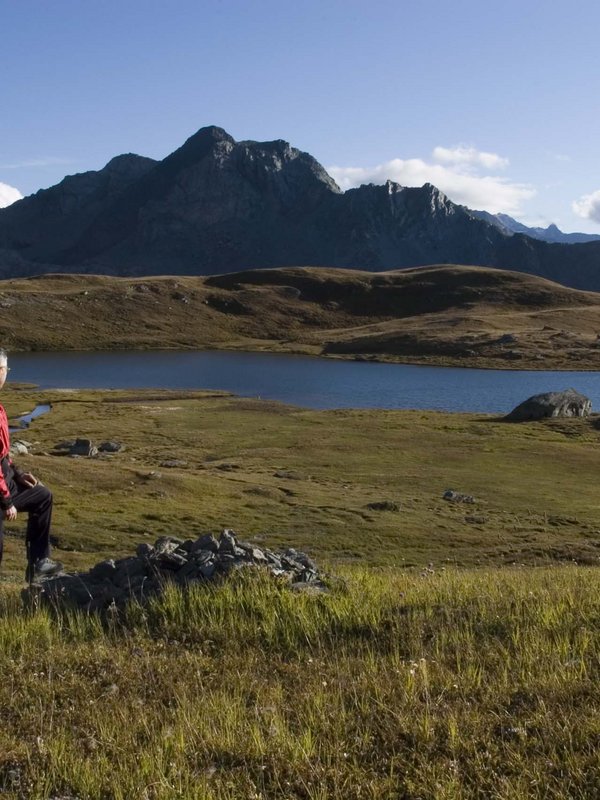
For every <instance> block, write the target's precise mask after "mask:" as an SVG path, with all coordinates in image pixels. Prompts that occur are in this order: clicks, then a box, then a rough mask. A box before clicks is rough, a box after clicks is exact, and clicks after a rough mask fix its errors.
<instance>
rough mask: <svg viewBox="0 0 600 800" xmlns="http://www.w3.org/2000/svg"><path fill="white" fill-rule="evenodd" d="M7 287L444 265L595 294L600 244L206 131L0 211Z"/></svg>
mask: <svg viewBox="0 0 600 800" xmlns="http://www.w3.org/2000/svg"><path fill="white" fill-rule="evenodd" d="M0 251H3V252H4V255H2V252H0V274H5V275H8V274H14V275H18V274H31V273H32V267H31V264H37V265H38V270H37V271H38V272H40V273H42V272H51V271H56V269H57V267H58V268H59V269H60V270H61V271H73V272H92V273H105V274H114V275H157V274H181V275H202V274H216V273H227V272H232V271H235V270H240V269H247V268H265V267H269V268H270V267H280V266H294V265H297V264H303V265H308V266H319V267H323V266H333V267H347V268H351V269H367V270H371V271H378V270H382V269H397V268H404V267H411V266H418V265H427V264H436V263H458V264H468V265H477V266H479V265H486V266H493V267H501V268H504V269H514V270H519V271H522V272H529V273H531V274H537V275H541V276H544V277H548V278H551V279H553V280H556V281H559V282H561V283H564V284H566V285H570V286H574V287H577V288H587V289H593V290H600V242H589V243H586V244H578V245H563V244H549V243H547V242H543V241H538V240H536V239H532V238H530V237H528V236H524V235H519V234H514V235H513V234H512V233H511V235H506V234H505V232H503V231H502V230H501V229H500V228H499V227H498V226H497V225H495V224H492V223H491V222H490V221H488V220H486V219H479V218H477V217H476V216H474V214H473V213H472V212H470V211H469V210H468V209H465V208H464V207H462V206H459V205H456V204H454V203H452V202H451V201H450V200H449V199H448V198H447V197H446V196H445V195H444V194H443V193H442V192H440V191H439V190H438V189H436V188H435V187H434V186H432V185H431V184H425V185H424V186H422V187H420V188H405V187H402V186H400V185H398V184H396V183H393V182H391V181H388V182H387V183H386V184H385V185H383V186H375V185H372V184H371V185H367V186H361V187H360V188H358V189H351V190H348V191H347V192H341V191H340V189H339V187H338V186H337V185H336V184H335V182H334V181H333V180H332V178H331V177H330V176H329V175H328V174H327V173H326V172H325V170H324V169H323V167H322V166H321V165H320V164H319V163H318V162H317V161H316V160H315V159H314V158H313V157H312V156H310V155H309V154H308V153H303V152H301V151H300V150H297V149H296V148H294V147H291V146H290V145H289V144H288V143H287V142H284V141H281V140H276V141H273V142H252V141H242V142H236V141H235V140H234V139H233V138H232V137H231V136H229V134H227V133H226V132H225V131H224V130H222V129H221V128H217V127H214V126H213V127H208V128H202V129H201V130H200V131H198V132H197V133H196V134H194V135H193V136H192V137H190V138H189V139H188V140H187V141H186V142H185V143H184V145H183V146H182V147H180V148H179V149H178V150H176V151H175V152H174V153H172V154H171V155H169V156H168V157H167V158H165V159H164V160H162V161H158V162H155V161H152V160H151V159H143V158H141V157H139V156H132V155H129V156H120V157H118V158H116V159H113V161H111V162H110V163H109V164H108V165H107V166H106V167H105V168H104V169H103V170H99V171H98V172H92V173H84V174H83V175H76V176H71V177H68V178H65V179H64V181H62V182H61V183H60V184H58V186H55V187H52V188H51V189H47V190H44V191H41V192H38V193H37V194H36V195H33V196H31V197H28V198H25V199H24V200H21V201H19V202H17V203H15V204H13V205H12V206H9V207H8V208H7V209H1V210H0Z"/></svg>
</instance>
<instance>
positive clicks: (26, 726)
mask: <svg viewBox="0 0 600 800" xmlns="http://www.w3.org/2000/svg"><path fill="white" fill-rule="evenodd" d="M598 588H599V579H598V575H597V573H596V571H595V570H590V569H584V568H580V567H579V568H578V567H565V568H553V569H540V570H530V569H527V570H525V569H521V570H503V571H498V570H496V571H493V570H485V571H477V572H475V571H464V572H461V571H455V570H449V571H447V572H442V573H430V574H428V575H427V577H423V576H420V575H415V574H413V575H409V574H407V573H403V572H398V571H394V570H379V571H377V570H370V571H368V570H364V569H360V568H356V569H346V570H345V571H344V575H343V579H338V580H337V581H335V582H334V585H333V588H332V591H331V593H330V594H327V595H318V596H308V595H298V594H295V593H292V592H290V591H289V590H288V589H287V588H285V587H284V586H281V585H279V584H278V583H277V582H275V581H273V580H270V579H267V578H265V577H264V576H263V577H261V576H250V575H244V576H237V577H236V579H235V580H232V581H228V582H225V583H223V584H221V585H219V586H210V587H207V588H205V589H202V588H197V589H194V590H192V591H190V592H188V593H185V594H181V593H179V592H178V591H176V590H175V589H172V590H170V591H169V592H167V593H166V594H165V595H164V596H163V598H162V599H161V600H158V601H155V602H154V603H152V604H151V605H150V606H148V607H146V608H141V607H139V606H134V607H131V608H130V609H129V610H128V612H127V613H126V614H125V615H123V616H122V617H121V618H120V619H118V620H113V621H110V620H107V621H104V623H101V622H100V621H99V620H98V618H96V617H93V616H92V617H88V616H85V615H81V614H68V615H59V616H54V615H50V614H48V613H46V612H41V611H37V612H32V613H25V612H22V611H21V610H20V609H19V606H18V604H16V603H15V602H14V598H13V596H12V594H11V592H8V591H5V592H4V593H3V595H2V600H1V608H2V612H1V613H0V642H1V643H2V647H1V648H0V653H1V655H0V665H1V668H2V672H3V674H4V675H5V676H7V677H6V678H5V680H4V681H3V682H2V683H1V684H0V704H1V707H2V711H3V725H2V733H1V734H0V737H1V744H2V750H1V752H2V756H1V757H0V786H3V787H4V788H5V789H6V790H9V789H11V787H12V788H13V789H14V788H15V786H14V784H15V782H16V781H18V783H19V787H20V791H21V792H22V793H24V794H25V795H26V796H27V797H39V798H47V797H51V796H52V795H53V793H54V794H56V793H57V792H65V793H68V792H70V793H71V794H72V795H74V796H76V797H82V798H105V797H115V798H130V797H148V798H176V797H191V798H196V797H197V798H202V797H209V798H233V797H236V798H238V797H239V798H245V797H260V798H271V797H293V798H296V797H297V798H321V797H322V798H325V797H340V798H365V797H367V798H384V797H390V798H391V797H405V798H410V799H411V800H412V799H413V798H414V800H417V798H438V797H444V798H475V797H477V798H479V797H494V798H503V800H504V799H506V800H509V798H511V799H512V798H530V797H536V798H538V797H539V798H563V797H581V798H584V797H592V796H595V793H596V792H597V791H599V790H600V784H597V777H596V776H597V771H596V770H595V765H596V763H597V756H596V747H597V741H598V738H599V737H600V724H599V723H598V719H600V717H599V712H600V700H599V699H598V696H597V681H598V671H599V665H600V633H599V626H598V622H599V620H600V599H599V598H600V595H599V593H598ZM15 796H18V794H15Z"/></svg>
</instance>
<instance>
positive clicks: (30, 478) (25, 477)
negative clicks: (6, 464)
mask: <svg viewBox="0 0 600 800" xmlns="http://www.w3.org/2000/svg"><path fill="white" fill-rule="evenodd" d="M19 483H21V484H23V486H27V487H28V488H29V489H31V488H32V487H34V486H37V484H38V479H37V478H36V477H35V475H32V474H31V472H23V473H21V475H19Z"/></svg>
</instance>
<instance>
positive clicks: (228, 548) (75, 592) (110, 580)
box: [22, 529, 327, 612]
mask: <svg viewBox="0 0 600 800" xmlns="http://www.w3.org/2000/svg"><path fill="white" fill-rule="evenodd" d="M247 568H255V569H262V570H266V571H267V572H268V573H269V574H270V575H272V576H273V577H276V578H279V579H282V580H285V581H286V582H287V583H288V584H289V586H290V587H291V588H292V589H293V590H294V591H306V592H309V593H319V592H324V591H327V588H326V586H325V584H324V583H323V580H322V577H321V575H320V574H319V572H318V570H317V567H316V564H315V563H314V561H313V560H312V559H311V558H309V556H307V555H306V553H302V552H300V551H298V550H295V549H294V548H288V549H287V550H285V551H284V552H282V553H279V554H276V553H273V552H271V551H270V550H267V549H262V548H259V547H255V546H253V545H250V544H244V543H241V542H239V541H238V539H237V536H236V534H235V533H234V532H233V531H232V530H229V529H225V530H224V531H223V532H222V533H221V536H220V537H219V541H217V540H216V539H215V538H214V537H213V536H212V535H211V534H204V535H202V536H200V537H199V538H198V539H196V540H195V541H192V540H187V541H183V540H182V539H179V538H177V537H175V536H161V537H160V538H159V539H157V540H156V542H155V543H154V546H152V545H149V544H147V543H142V544H140V545H138V547H137V549H136V555H135V556H129V557H127V558H122V559H119V560H117V561H115V560H113V559H107V560H105V561H101V562H99V563H98V564H96V565H95V566H94V567H92V569H90V570H89V571H88V572H80V573H74V574H66V573H62V574H60V575H56V576H51V577H49V578H46V579H45V580H42V581H40V582H38V583H36V584H33V585H32V586H30V587H28V588H27V589H24V590H23V593H22V597H23V600H24V602H25V603H26V604H27V605H29V606H31V605H36V604H40V603H46V604H49V605H50V606H52V607H54V608H63V607H77V608H81V609H84V610H87V611H105V612H109V611H110V612H112V611H115V610H118V609H119V608H122V607H123V606H124V605H125V604H126V603H127V602H128V601H129V600H131V599H135V600H137V601H138V602H141V603H143V602H145V601H146V600H148V598H150V597H153V596H156V595H159V594H160V593H161V592H162V590H163V589H164V587H165V585H167V584H169V583H175V584H177V585H179V586H181V587H186V586H189V585H193V584H194V583H202V582H205V581H209V580H213V579H215V578H216V577H218V576H225V575H227V574H228V573H230V572H232V571H235V570H239V569H247Z"/></svg>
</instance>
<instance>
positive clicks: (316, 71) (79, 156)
mask: <svg viewBox="0 0 600 800" xmlns="http://www.w3.org/2000/svg"><path fill="white" fill-rule="evenodd" d="M0 26H1V27H0V29H1V30H2V33H3V35H2V55H3V58H2V66H3V68H2V79H1V82H0V112H1V113H0V202H2V203H4V204H6V203H7V202H9V201H10V200H11V199H14V198H15V197H18V196H19V194H18V193H20V194H24V195H25V194H29V193H31V192H34V191H37V189H39V188H43V187H46V186H50V185H52V184H54V183H57V182H58V181H59V180H61V179H62V178H63V177H64V175H65V174H72V173H75V172H83V171H85V170H89V169H99V168H101V167H102V166H103V165H104V164H105V163H106V162H107V161H109V160H110V159H111V158H112V157H113V156H115V155H117V154H119V153H124V152H135V153H139V154H141V155H146V156H151V157H153V158H163V157H164V156H166V155H168V153H170V152H172V151H173V150H174V149H176V148H177V147H178V146H180V145H181V144H182V143H183V141H184V140H185V139H186V138H187V137H188V136H190V135H191V134H192V133H194V132H195V131H196V130H197V129H198V128H200V127H202V126H204V125H208V124H216V125H220V126H222V127H224V128H225V129H226V130H227V131H228V132H229V133H230V134H231V135H232V136H234V137H235V138H236V139H257V140H266V139H286V140H288V141H289V142H291V143H292V144H293V145H294V146H296V147H298V148H300V149H301V150H306V151H308V152H310V153H311V154H312V155H313V156H315V158H317V159H318V160H319V161H320V162H321V163H322V164H323V165H324V166H325V167H326V168H328V169H329V170H330V172H331V173H332V174H333V175H334V177H335V178H336V179H337V180H338V182H339V183H340V185H342V186H343V187H348V186H352V185H357V184H359V183H360V182H369V181H373V182H380V181H384V180H385V179H386V178H388V177H389V178H392V179H395V180H398V181H399V182H400V183H403V184H404V185H421V184H422V183H424V182H425V181H426V180H429V181H430V182H432V183H435V184H436V185H439V186H440V188H441V189H443V190H444V191H445V192H446V193H447V194H448V195H449V196H450V198H451V199H453V200H455V201H456V202H462V203H465V204H466V205H469V206H471V207H473V208H486V209H487V210H491V211H505V212H507V213H510V214H512V215H513V216H515V217H517V218H518V219H521V220H523V221H525V222H526V223H528V224H544V225H545V224H548V223H549V222H556V223H557V224H558V225H559V226H560V227H561V228H563V229H564V230H567V231H571V230H582V231H588V232H593V233H600V170H599V169H598V165H599V164H600V136H599V135H598V131H599V130H600V102H599V100H598V75H599V74H600V64H599V62H600V48H599V47H598V43H597V37H598V30H599V29H600V4H598V3H597V2H591V1H590V2H587V0H586V1H584V2H577V0H575V2H571V3H569V4H565V3H548V2H547V0H546V2H527V0H521V2H514V0H508V2H503V3H502V4H499V3H493V4H492V3H484V2H481V0H479V2H472V0H457V1H456V2H454V3H448V2H439V1H438V0H430V2H428V3H417V2H414V0H411V2H406V0H405V2H402V0H396V2H388V1H387V0H383V1H382V2H371V3H366V2H364V0H363V2H355V0H344V2H341V1H340V2H338V1H337V0H335V1H329V0H321V2H313V0H306V2H296V3H289V2H285V0H278V2H271V0H264V1H260V0H259V1H257V2H252V0H246V2H238V1H237V0H230V2H227V1H226V0H223V1H222V2H219V0H213V2H192V0H169V2H168V3H167V2H156V1H155V0H143V2H142V0H121V2H118V3H117V2H114V1H113V0H52V2H48V0H0ZM15 192H18V193H17V194H16V193H15Z"/></svg>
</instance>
